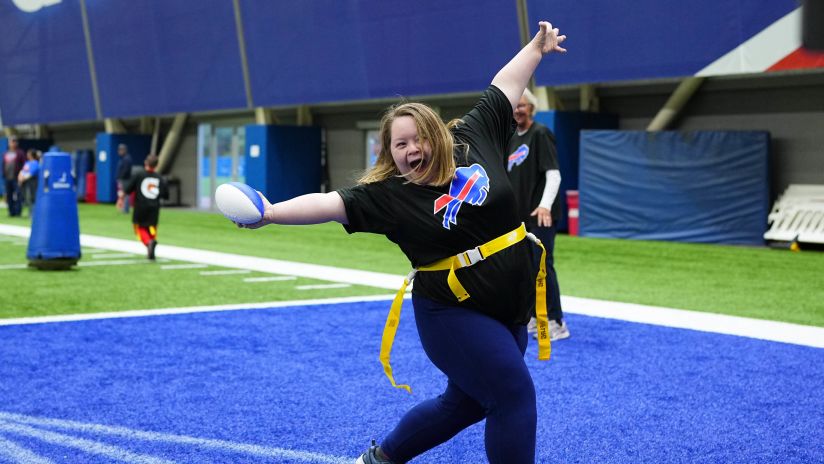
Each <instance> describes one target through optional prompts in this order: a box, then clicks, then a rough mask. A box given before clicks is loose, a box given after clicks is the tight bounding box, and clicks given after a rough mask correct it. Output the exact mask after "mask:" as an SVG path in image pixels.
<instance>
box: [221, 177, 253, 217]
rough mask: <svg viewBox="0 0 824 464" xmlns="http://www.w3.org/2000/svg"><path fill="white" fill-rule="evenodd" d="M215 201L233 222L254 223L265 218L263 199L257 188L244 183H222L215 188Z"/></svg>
mask: <svg viewBox="0 0 824 464" xmlns="http://www.w3.org/2000/svg"><path fill="white" fill-rule="evenodd" d="M215 203H216V204H217V209H219V210H220V212H221V213H223V215H224V216H226V217H227V218H228V219H229V220H230V221H232V222H237V223H239V224H254V223H256V222H258V221H260V220H261V219H263V200H262V199H261V198H260V195H259V194H258V192H257V191H256V190H255V189H253V188H252V187H249V186H248V185H246V184H244V183H241V182H230V183H228V184H220V185H219V186H218V187H217V190H215Z"/></svg>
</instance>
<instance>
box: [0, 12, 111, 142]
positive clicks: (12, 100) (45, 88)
mask: <svg viewBox="0 0 824 464" xmlns="http://www.w3.org/2000/svg"><path fill="white" fill-rule="evenodd" d="M0 24H2V30H3V32H2V34H3V38H2V40H0V109H2V121H3V124H4V125H7V126H11V125H15V124H27V123H40V124H46V123H55V122H63V121H82V120H93V119H97V113H96V111H95V108H94V96H93V92H92V84H91V78H90V73H89V61H88V59H87V55H86V42H85V38H84V36H83V25H82V21H81V15H80V2H77V1H62V2H59V3H55V4H53V5H50V6H48V7H47V8H43V9H40V10H38V11H35V12H24V11H21V10H20V9H19V8H17V7H16V6H15V4H14V3H13V2H11V1H3V2H0Z"/></svg>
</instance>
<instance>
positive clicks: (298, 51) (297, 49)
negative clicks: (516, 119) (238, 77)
mask: <svg viewBox="0 0 824 464" xmlns="http://www.w3.org/2000/svg"><path fill="white" fill-rule="evenodd" d="M240 4H241V9H242V16H243V19H244V26H245V34H246V35H245V38H246V50H247V57H248V60H249V73H250V79H251V85H252V95H253V99H254V102H255V105H258V106H270V105H288V104H302V103H317V102H330V101H347V100H361V99H367V98H378V97H389V98H395V97H398V96H400V95H403V96H416V95H433V94H440V93H449V92H471V91H480V90H483V89H484V88H486V86H487V85H489V83H490V82H491V81H492V78H493V77H494V76H495V73H496V72H498V70H499V69H500V68H501V67H502V66H503V65H504V64H506V63H507V62H508V61H509V59H510V58H512V56H514V55H515V53H516V52H517V51H518V49H519V48H520V39H519V36H518V17H517V9H516V5H515V3H514V2H502V1H500V0H453V1H448V2H444V1H441V0H418V1H414V2H409V1H405V0H381V1H376V0H371V1H364V0H315V1H311V2H273V1H271V0H241V2H240Z"/></svg>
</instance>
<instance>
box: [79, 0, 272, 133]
mask: <svg viewBox="0 0 824 464" xmlns="http://www.w3.org/2000/svg"><path fill="white" fill-rule="evenodd" d="M278 3H279V2H278ZM86 4H87V5H88V11H89V29H90V35H91V38H92V43H93V44H94V56H95V62H96V64H97V82H98V87H99V89H100V105H101V110H102V112H103V116H104V117H123V116H139V115H146V114H158V113H174V112H191V111H206V110H216V109H230V108H244V107H246V93H245V90H244V86H243V70H242V68H241V65H240V51H239V47H238V40H237V27H236V26H235V16H234V10H233V8H232V2H228V1H225V0H198V1H196V2H192V1H180V0H175V1H169V0H106V1H104V2H89V1H87V2H86ZM251 20H254V17H250V21H251ZM267 46H271V42H267Z"/></svg>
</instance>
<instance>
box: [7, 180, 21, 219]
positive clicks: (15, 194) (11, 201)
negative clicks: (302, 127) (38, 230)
mask: <svg viewBox="0 0 824 464" xmlns="http://www.w3.org/2000/svg"><path fill="white" fill-rule="evenodd" d="M5 187H6V204H7V205H8V208H9V216H12V217H14V216H20V210H21V209H22V208H23V204H22V203H23V202H22V198H20V197H21V192H20V186H19V185H18V184H17V180H16V179H15V180H6V186H5Z"/></svg>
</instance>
